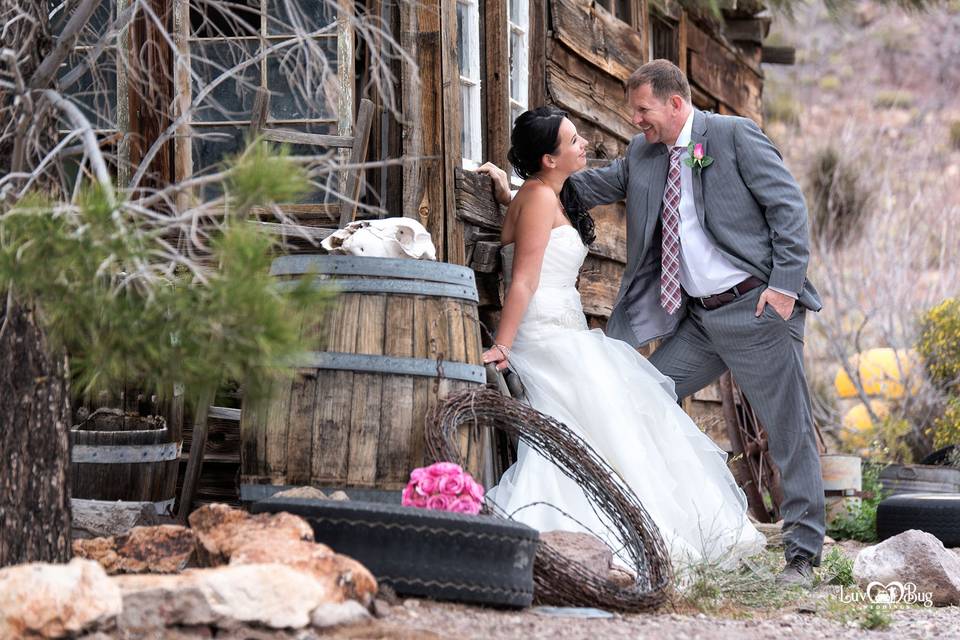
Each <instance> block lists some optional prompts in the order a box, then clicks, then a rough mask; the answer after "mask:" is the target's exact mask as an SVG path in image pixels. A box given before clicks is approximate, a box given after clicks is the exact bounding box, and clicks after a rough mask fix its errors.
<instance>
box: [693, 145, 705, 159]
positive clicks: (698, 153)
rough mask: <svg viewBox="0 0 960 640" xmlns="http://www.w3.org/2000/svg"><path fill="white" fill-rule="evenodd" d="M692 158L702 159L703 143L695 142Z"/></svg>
mask: <svg viewBox="0 0 960 640" xmlns="http://www.w3.org/2000/svg"><path fill="white" fill-rule="evenodd" d="M693 158H694V160H703V145H702V144H700V143H697V144H695V145H693Z"/></svg>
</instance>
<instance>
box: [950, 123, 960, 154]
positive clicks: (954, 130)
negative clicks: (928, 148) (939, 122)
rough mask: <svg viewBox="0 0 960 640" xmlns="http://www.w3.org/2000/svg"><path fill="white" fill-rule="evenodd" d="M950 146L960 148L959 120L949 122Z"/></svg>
mask: <svg viewBox="0 0 960 640" xmlns="http://www.w3.org/2000/svg"><path fill="white" fill-rule="evenodd" d="M950 146H951V147H953V148H954V149H957V150H960V120H954V121H953V122H951V123H950Z"/></svg>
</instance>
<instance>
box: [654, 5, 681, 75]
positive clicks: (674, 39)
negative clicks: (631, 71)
mask: <svg viewBox="0 0 960 640" xmlns="http://www.w3.org/2000/svg"><path fill="white" fill-rule="evenodd" d="M659 58H665V59H667V60H669V61H670V62H672V63H674V64H680V40H679V32H678V29H677V27H676V26H675V25H674V24H673V23H672V22H669V21H668V20H667V19H665V18H661V17H660V16H657V15H653V14H651V15H650V59H651V60H656V59H659Z"/></svg>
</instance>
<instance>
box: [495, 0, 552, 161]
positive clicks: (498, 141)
mask: <svg viewBox="0 0 960 640" xmlns="http://www.w3.org/2000/svg"><path fill="white" fill-rule="evenodd" d="M483 11H484V33H483V38H484V51H483V53H482V56H481V60H482V62H481V64H482V65H483V66H484V67H485V68H484V76H483V77H484V84H483V89H484V90H483V94H484V102H485V105H486V108H485V109H484V112H485V113H484V115H485V117H486V126H485V127H484V131H485V136H484V142H485V143H486V156H485V157H486V159H487V160H489V161H490V162H492V163H494V164H495V165H497V166H498V167H504V168H505V167H506V166H507V151H508V150H509V149H510V65H509V64H508V61H509V60H510V43H509V36H510V34H509V32H508V26H507V3H506V0H487V1H486V3H485V4H484V5H483ZM541 64H542V62H541ZM538 106H539V105H538Z"/></svg>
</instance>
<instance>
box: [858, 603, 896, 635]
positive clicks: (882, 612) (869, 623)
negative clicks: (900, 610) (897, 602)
mask: <svg viewBox="0 0 960 640" xmlns="http://www.w3.org/2000/svg"><path fill="white" fill-rule="evenodd" d="M891 622H893V616H891V615H890V611H889V610H888V609H887V607H885V606H884V605H882V604H876V603H874V602H871V603H870V604H868V605H867V607H866V609H864V611H863V614H862V615H861V617H860V628H861V629H868V630H872V629H886V628H887V627H889V626H890V623H891Z"/></svg>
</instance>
